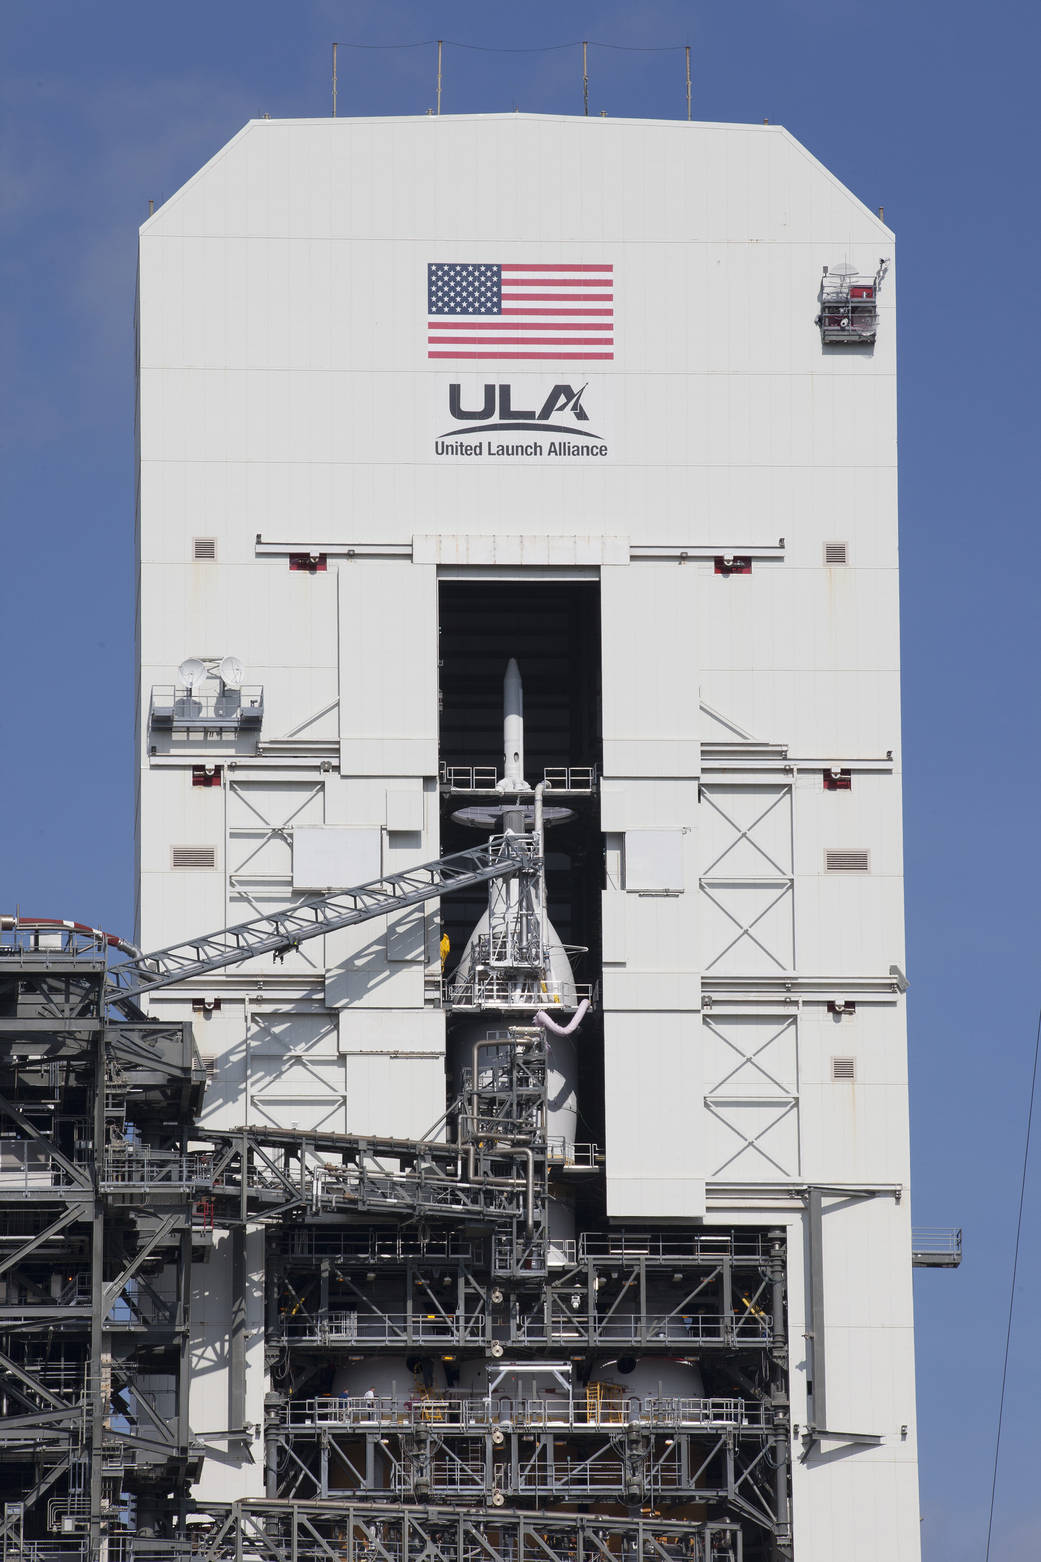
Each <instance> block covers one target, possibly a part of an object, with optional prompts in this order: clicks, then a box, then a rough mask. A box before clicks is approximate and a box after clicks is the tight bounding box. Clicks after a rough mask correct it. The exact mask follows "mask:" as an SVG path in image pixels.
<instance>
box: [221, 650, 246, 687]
mask: <svg viewBox="0 0 1041 1562" xmlns="http://www.w3.org/2000/svg"><path fill="white" fill-rule="evenodd" d="M217 672H218V673H219V674H220V680H221V683H223V684H224V686H225V688H228V689H241V687H242V685H243V684H244V683H245V681H246V669H245V668H244V667H243V665H242V663H241V662H240V661H239V659H238V657H237V656H226V657H225V658H224V660H223V661H222V662H221V664H220V666H219V667H218V669H217Z"/></svg>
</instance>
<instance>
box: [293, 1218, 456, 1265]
mask: <svg viewBox="0 0 1041 1562" xmlns="http://www.w3.org/2000/svg"><path fill="white" fill-rule="evenodd" d="M283 1251H284V1252H285V1254H286V1256H287V1257H289V1258H315V1259H320V1258H338V1259H340V1260H341V1261H342V1262H344V1263H358V1264H368V1263H371V1264H386V1263H406V1262H407V1261H408V1260H409V1259H421V1260H425V1261H427V1262H432V1263H446V1262H451V1261H453V1260H457V1259H461V1260H463V1261H464V1262H466V1261H471V1260H472V1259H473V1256H474V1244H473V1243H472V1242H469V1241H467V1240H466V1239H465V1238H462V1237H454V1236H451V1235H446V1236H430V1237H420V1236H416V1235H413V1234H409V1233H399V1232H395V1233H386V1232H376V1231H372V1232H368V1233H357V1234H356V1233H354V1232H350V1231H329V1230H326V1229H324V1228H322V1227H321V1226H291V1227H289V1229H288V1231H287V1233H286V1242H285V1247H284V1250H283Z"/></svg>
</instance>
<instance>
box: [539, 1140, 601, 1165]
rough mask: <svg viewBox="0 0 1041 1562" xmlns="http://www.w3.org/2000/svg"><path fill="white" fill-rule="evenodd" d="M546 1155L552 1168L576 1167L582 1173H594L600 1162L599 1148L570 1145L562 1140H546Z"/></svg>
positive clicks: (587, 1145) (592, 1145) (588, 1145)
mask: <svg viewBox="0 0 1041 1562" xmlns="http://www.w3.org/2000/svg"><path fill="white" fill-rule="evenodd" d="M546 1155H547V1158H548V1160H549V1162H550V1164H551V1165H553V1166H576V1167H581V1168H582V1170H583V1171H595V1169H596V1167H597V1165H598V1163H599V1160H600V1146H599V1145H598V1144H578V1143H572V1142H571V1141H570V1140H568V1139H564V1138H549V1139H547V1140H546Z"/></svg>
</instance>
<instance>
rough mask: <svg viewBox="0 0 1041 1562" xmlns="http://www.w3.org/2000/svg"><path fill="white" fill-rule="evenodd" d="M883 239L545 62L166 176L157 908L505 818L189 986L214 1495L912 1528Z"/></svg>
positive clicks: (205, 904)
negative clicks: (436, 875)
mask: <svg viewBox="0 0 1041 1562" xmlns="http://www.w3.org/2000/svg"><path fill="white" fill-rule="evenodd" d="M892 254H893V240H892V235H891V233H890V232H889V231H888V229H887V228H886V227H885V226H884V224H883V222H882V221H881V220H880V218H879V217H876V216H875V215H874V214H873V213H872V212H870V211H869V210H867V209H866V208H865V207H864V206H862V205H861V204H860V202H859V201H858V200H856V199H855V197H854V196H852V195H851V194H850V192H849V191H848V190H846V189H844V188H843V186H842V185H841V184H840V183H839V182H838V181H837V180H836V179H835V178H834V177H833V176H832V175H831V174H829V173H828V172H827V170H826V169H825V168H823V167H822V166H821V164H820V163H818V162H817V161H816V160H815V159H814V158H813V157H812V156H811V155H810V154H809V153H808V152H807V151H806V150H805V149H804V148H803V147H802V146H800V145H799V144H798V143H797V142H795V141H794V140H793V138H792V137H791V136H790V135H789V134H788V133H787V132H786V131H785V130H783V129H781V128H779V127H775V126H763V127H760V126H754V127H752V126H736V125H706V124H688V123H668V122H663V121H618V120H613V121H612V120H601V119H596V120H582V119H570V118H557V117H543V116H535V115H523V114H510V115H492V116H472V117H463V116H460V117H441V118H436V119H432V118H425V117H424V118H414V119H408V118H406V119H375V120H300V121H289V122H277V121H267V120H264V121H257V122H253V123H251V124H249V125H248V126H247V127H246V128H245V129H244V130H243V131H242V132H241V134H240V135H238V136H237V137H236V138H235V139H234V140H233V141H232V142H231V143H230V144H229V145H228V146H227V147H225V148H224V149H223V151H221V152H220V153H219V155H218V156H217V157H215V158H214V159H213V161H212V162H211V163H209V164H208V165H207V166H206V167H205V168H204V169H203V170H202V171H201V172H200V173H199V174H197V175H196V176H195V178H194V179H192V180H191V181H190V182H189V183H188V184H187V185H186V186H185V187H184V188H183V189H182V190H181V191H180V192H179V193H178V194H177V195H175V196H174V197H173V198H172V199H170V200H169V201H168V202H167V203H166V204H165V205H164V206H163V207H162V208H161V209H160V210H159V211H158V212H157V213H156V214H155V215H154V216H153V217H151V218H150V219H149V221H148V222H147V223H146V224H145V226H144V227H143V229H142V232H141V254H140V284H139V373H140V382H139V383H140V396H139V449H140V466H139V476H140V495H139V557H140V605H139V649H140V679H141V687H140V747H139V753H140V792H139V796H140V809H139V830H138V844H139V854H140V929H139V935H138V941H139V942H140V944H141V945H142V947H144V948H146V949H154V948H162V947H164V946H167V945H172V944H175V943H178V942H179V941H181V940H184V939H187V938H189V937H191V936H192V935H194V934H196V933H197V932H198V931H199V930H200V929H206V928H221V927H225V926H228V925H230V924H235V923H241V922H246V921H248V920H250V919H252V918H255V917H257V916H261V915H263V914H265V913H267V912H269V911H272V910H274V909H276V908H279V907H283V906H286V905H289V904H292V903H293V902H294V901H296V900H303V899H305V898H314V897H316V896H322V895H325V894H327V893H336V892H339V891H342V890H344V889H346V888H350V887H353V886H357V885H363V884H369V883H372V882H374V881H378V880H380V879H381V878H385V877H386V876H387V875H395V874H398V873H400V872H403V871H405V870H408V869H411V868H412V867H413V866H414V865H416V864H420V863H423V864H435V865H436V864H438V863H439V862H440V861H441V860H442V859H444V858H445V857H448V856H453V855H454V854H456V853H458V852H462V851H464V850H466V849H467V848H469V847H473V846H481V845H483V844H484V843H488V853H489V856H488V860H489V861H492V862H494V861H498V860H501V854H502V853H506V855H507V857H508V858H509V861H510V862H511V863H513V864H514V867H513V868H511V871H509V872H508V873H501V874H498V875H497V876H493V877H490V878H488V879H486V880H481V881H479V882H477V881H475V882H469V884H468V887H465V888H462V889H459V890H458V891H457V892H455V893H444V894H442V895H441V896H440V898H439V899H438V898H430V897H428V898H426V899H425V900H417V901H415V902H414V903H410V904H408V905H405V906H404V907H403V908H401V909H396V908H395V909H393V910H392V911H391V912H390V914H387V907H386V904H383V905H382V906H381V905H380V904H376V903H375V902H374V903H373V904H374V911H373V914H372V915H370V916H368V918H367V919H366V920H364V921H357V922H355V923H354V924H353V925H351V926H348V927H341V928H339V929H338V930H335V931H331V932H328V933H326V934H325V935H324V936H323V937H316V938H312V939H308V940H300V941H297V940H295V939H286V941H285V942H284V944H283V946H282V947H280V948H279V949H277V950H276V951H275V954H274V957H272V954H271V953H270V952H266V953H264V954H263V955H261V956H257V957H255V958H251V959H249V960H246V961H243V962H240V963H239V964H237V965H234V966H228V967H227V968H225V969H222V970H219V971H218V970H212V971H208V970H205V969H201V970H198V971H196V973H195V974H190V975H188V976H186V977H185V979H184V980H182V981H180V982H177V983H174V984H172V985H168V986H166V987H165V988H163V989H162V990H161V991H159V992H158V993H156V995H155V996H154V997H153V998H152V1000H151V1004H150V1014H151V1016H152V1017H153V1019H161V1020H163V1021H164V1022H167V1023H169V1024H173V1023H174V1022H178V1021H194V1025H195V1037H196V1042H197V1045H198V1048H199V1050H200V1053H201V1055H202V1059H203V1062H204V1064H205V1067H206V1070H207V1075H208V1080H207V1085H206V1093H205V1102H204V1105H203V1107H202V1110H201V1114H200V1115H199V1117H198V1118H197V1119H196V1126H197V1130H198V1131H199V1132H200V1133H208V1134H210V1135H211V1136H216V1137H217V1139H219V1136H220V1135H221V1134H225V1135H227V1136H228V1138H227V1145H228V1146H230V1147H231V1148H229V1149H228V1150H227V1157H231V1156H232V1155H233V1154H239V1155H241V1165H242V1168H243V1172H242V1189H243V1191H242V1195H241V1200H240V1203H239V1204H238V1206H236V1207H235V1208H231V1206H230V1204H229V1203H228V1200H227V1199H225V1200H224V1201H223V1202H222V1200H221V1198H220V1197H217V1196H216V1195H215V1197H214V1199H213V1201H212V1203H211V1204H210V1207H209V1211H208V1213H207V1210H206V1209H205V1207H203V1209H202V1213H201V1214H200V1212H199V1205H198V1203H197V1204H196V1206H195V1217H194V1218H195V1222H196V1225H198V1224H199V1222H200V1220H201V1221H203V1222H204V1223H205V1221H206V1220H207V1219H208V1220H209V1221H210V1224H211V1226H212V1229H211V1230H210V1232H209V1235H208V1237H207V1240H206V1241H205V1242H204V1243H201V1242H200V1241H198V1240H197V1241H196V1242H195V1245H194V1248H193V1250H192V1251H193V1253H194V1263H193V1265H192V1276H193V1278H192V1281H191V1286H190V1295H189V1296H188V1298H187V1299H186V1300H185V1301H184V1302H183V1312H182V1317H183V1331H182V1332H183V1334H184V1337H185V1338H186V1339H187V1341H188V1343H187V1345H186V1346H185V1359H186V1361H187V1366H182V1367H181V1368H180V1369H179V1371H180V1376H179V1377H177V1378H176V1381H174V1380H173V1378H171V1380H170V1382H169V1383H168V1385H167V1388H166V1389H164V1390H163V1392H164V1393H167V1392H168V1394H169V1396H170V1398H169V1404H168V1405H167V1406H166V1409H167V1411H168V1412H169V1413H170V1414H171V1415H172V1414H173V1410H174V1408H175V1401H176V1403H177V1404H178V1405H180V1406H181V1408H180V1410H178V1412H177V1413H178V1414H179V1415H182V1417H183V1425H184V1426H185V1427H187V1428H188V1429H189V1430H188V1431H187V1432H185V1433H184V1434H183V1435H184V1436H186V1437H189V1439H190V1442H189V1447H188V1449H187V1450H186V1453H185V1458H184V1460H183V1461H182V1464H181V1465H180V1466H179V1467H178V1468H179V1471H180V1474H179V1476H178V1479H179V1480H180V1481H181V1483H182V1486H181V1490H182V1497H183V1494H184V1492H187V1491H188V1489H189V1486H190V1492H191V1500H190V1502H189V1501H188V1500H187V1498H184V1499H183V1502H182V1508H183V1511H182V1513H181V1517H180V1519H179V1521H178V1522H179V1523H180V1524H181V1530H180V1532H179V1533H186V1531H185V1529H184V1526H185V1525H186V1524H188V1523H189V1521H190V1518H191V1514H190V1509H191V1504H192V1503H194V1504H195V1505H196V1507H197V1511H198V1514H199V1515H202V1514H203V1513H205V1512H210V1513H212V1512H214V1511H217V1510H218V1509H220V1505H221V1504H222V1503H224V1504H231V1505H232V1506H231V1507H228V1508H227V1512H228V1514H230V1515H231V1517H229V1518H228V1519H227V1524H228V1525H229V1526H231V1528H229V1529H228V1530H227V1533H229V1534H230V1533H231V1532H232V1529H235V1532H236V1534H237V1535H238V1540H239V1543H240V1544H242V1545H244V1546H245V1550H243V1551H241V1552H240V1553H238V1554H239V1555H246V1556H250V1557H252V1556H254V1555H256V1556H257V1557H261V1556H263V1557H268V1556H275V1555H283V1554H284V1555H285V1556H286V1557H289V1556H290V1555H292V1556H294V1557H295V1556H297V1555H299V1556H301V1557H303V1556H305V1555H306V1556H308V1557H310V1556H311V1555H314V1556H316V1557H317V1556H319V1555H321V1556H326V1555H339V1554H340V1552H339V1551H337V1550H336V1549H335V1548H336V1547H337V1546H339V1547H341V1548H342V1549H343V1553H344V1554H345V1555H347V1554H350V1555H351V1556H352V1557H354V1556H357V1557H358V1558H361V1557H362V1556H363V1555H364V1556H370V1555H371V1556H373V1557H374V1556H377V1555H379V1556H395V1557H397V1556H400V1557H401V1562H407V1559H408V1558H410V1557H413V1556H415V1557H417V1558H418V1557H423V1558H426V1557H431V1558H433V1557H445V1558H449V1557H450V1558H453V1559H454V1558H456V1557H462V1556H463V1555H466V1556H469V1555H473V1556H474V1557H477V1556H478V1555H480V1556H482V1557H494V1558H502V1559H503V1562H505V1559H507V1558H511V1559H513V1558H518V1559H519V1558H521V1557H523V1558H525V1559H527V1558H528V1557H529V1556H530V1557H532V1558H533V1557H534V1556H535V1555H536V1553H538V1555H540V1556H544V1557H545V1556H549V1557H554V1556H560V1557H562V1558H563V1557H568V1558H574V1557H576V1556H583V1557H593V1556H595V1557H597V1558H601V1559H603V1558H607V1557H609V1556H610V1557H623V1556H637V1555H638V1556H640V1557H647V1558H650V1557H652V1556H653V1557H676V1558H679V1557H683V1558H688V1557H689V1558H696V1559H702V1562H721V1559H727V1562H738V1559H742V1558H743V1559H744V1562H766V1559H779V1558H794V1559H796V1562H834V1559H835V1558H837V1557H842V1558H843V1559H844V1562H868V1559H870V1562H875V1559H877V1558H878V1557H879V1556H883V1555H884V1556H886V1557H888V1558H893V1559H896V1558H899V1559H901V1562H911V1559H913V1558H915V1557H917V1556H918V1524H919V1521H918V1512H917V1485H916V1448H915V1403H914V1373H913V1355H912V1347H913V1335H912V1316H911V1255H912V1244H911V1232H910V1207H909V1197H908V1129H907V1081H906V1043H905V1029H904V998H903V992H904V988H905V986H906V983H905V982H904V979H903V975H902V966H903V958H904V957H903V930H902V915H903V913H902V894H901V868H902V847H901V836H900V780H899V759H900V712H899V649H898V633H897V536H896V394H895V384H896V382H895V351H896V340H895V326H894V287H893V280H894V279H893V273H892V271H891V269H890V266H891V260H892ZM497 853H498V854H500V857H497V856H496V854H497ZM511 854H512V855H511ZM517 864H519V866H517ZM235 1134H239V1135H240V1136H241V1137H240V1139H238V1140H236V1139H235V1138H234V1135H235ZM247 1135H249V1136H252V1137H250V1138H249V1140H248V1143H247ZM209 1142H211V1143H212V1142H216V1140H215V1139H211V1141H209ZM236 1145H238V1150H237V1151H236V1150H235V1146H236ZM265 1158H266V1161H265ZM218 1159H219V1157H218ZM262 1161H265V1163H266V1164H269V1165H270V1166H272V1167H275V1168H276V1170H278V1172H279V1175H284V1178H285V1179H286V1183H287V1187H288V1186H289V1184H292V1187H293V1188H296V1189H298V1190H299V1197H295V1198H290V1197H289V1194H288V1193H286V1194H285V1196H284V1197H283V1198H282V1200H281V1203H279V1204H277V1207H276V1205H274V1204H271V1203H270V1201H269V1203H268V1204H267V1205H265V1203H264V1200H263V1198H262V1197H261V1196H260V1195H259V1194H255V1192H254V1189H253V1184H252V1183H250V1181H249V1177H248V1176H247V1172H246V1167H247V1162H248V1163H249V1165H250V1166H251V1167H254V1168H256V1167H259V1166H260V1165H261V1163H262ZM229 1163H230V1162H229V1161H228V1160H227V1159H226V1160H225V1161H222V1162H221V1165H225V1164H229ZM236 1164H238V1163H236ZM252 1175H253V1173H252V1172H251V1173H250V1176H252ZM265 1175H267V1174H265ZM271 1176H272V1177H273V1176H274V1173H273V1172H272V1173H271ZM293 1178H296V1181H295V1182H294V1181H293ZM261 1181H263V1179H262V1178H261ZM247 1184H248V1186H247ZM290 1191H291V1190H290ZM203 1205H205V1201H203ZM174 1261H175V1260H174V1258H171V1259H170V1260H169V1262H170V1264H171V1266H172V1265H173V1264H174ZM179 1261H180V1262H181V1264H182V1271H183V1263H184V1262H185V1259H184V1253H183V1252H182V1253H181V1257H180V1260H179ZM157 1370H158V1369H157ZM147 1389H148V1384H147V1383H143V1386H142V1389H141V1392H142V1394H144V1393H146V1391H147ZM178 1396H180V1397H179V1398H178ZM185 1396H187V1401H186V1404H182V1401H183V1400H184V1398H185ZM164 1404H166V1401H164V1400H163V1399H162V1397H161V1395H158V1391H157V1397H156V1398H155V1399H154V1405H155V1406H156V1408H157V1413H158V1414H159V1415H160V1416H162V1415H164V1414H165V1413H166V1412H164ZM178 1424H179V1425H181V1424H182V1423H181V1422H179V1423H178ZM179 1435H180V1434H179ZM164 1500H165V1499H164ZM149 1502H151V1507H149ZM236 1502H237V1504H238V1506H237V1507H235V1506H234V1505H235V1504H236ZM139 1503H140V1513H139V1518H138V1522H139V1524H140V1523H144V1522H145V1519H146V1518H147V1521H148V1524H149V1526H150V1527H151V1528H153V1529H154V1532H155V1533H156V1535H161V1534H162V1533H164V1530H163V1526H164V1523H166V1524H169V1523H170V1522H171V1521H170V1519H169V1515H168V1514H164V1511H163V1501H161V1500H159V1498H158V1496H157V1495H156V1493H152V1496H151V1497H149V1494H148V1493H147V1492H142V1494H141V1496H140V1497H139ZM221 1511H224V1510H221ZM185 1515H187V1517H186V1516H185ZM214 1522H216V1521H214ZM301 1525H303V1526H304V1528H303V1529H301V1527H300V1526H301ZM236 1526H237V1528H236ZM305 1531H306V1535H308V1536H309V1535H312V1534H313V1535H314V1536H316V1537H318V1538H317V1539H316V1540H315V1541H314V1542H313V1543H312V1541H311V1540H307V1545H312V1544H313V1549H312V1550H307V1549H306V1548H305V1549H300V1548H301V1547H302V1546H303V1545H304V1542H303V1540H301V1536H302V1535H304V1534H305ZM259 1535H263V1536H264V1537H265V1539H264V1541H263V1544H261V1542H260V1541H258V1540H256V1538H255V1537H256V1536H259ZM251 1536H253V1537H254V1539H253V1540H251V1539H250V1537H251ZM251 1544H252V1545H254V1548H255V1549H254V1550H250V1549H249V1546H250V1545H251ZM292 1545H296V1546H297V1548H298V1549H297V1551H295V1552H294V1551H292V1549H291V1547H292ZM264 1546H268V1547H269V1549H268V1550H265V1549H263V1547H264ZM321 1546H325V1547H328V1548H330V1549H328V1550H321V1549H320V1548H321ZM365 1547H368V1548H369V1549H368V1550H367V1551H366V1550H365ZM280 1548H281V1549H280ZM381 1548H382V1549H381ZM224 1554H225V1553H224V1552H223V1551H220V1550H219V1549H218V1550H214V1551H213V1552H212V1555H214V1556H217V1555H224ZM228 1554H229V1555H230V1554H233V1553H228Z"/></svg>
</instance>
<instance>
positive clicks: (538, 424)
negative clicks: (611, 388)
mask: <svg viewBox="0 0 1041 1562" xmlns="http://www.w3.org/2000/svg"><path fill="white" fill-rule="evenodd" d="M586 388H587V387H586V386H585V385H583V386H581V387H580V388H579V389H578V390H575V389H574V387H573V386H571V385H554V386H553V388H552V389H551V390H550V392H549V395H548V396H547V397H546V399H545V400H544V401H543V403H542V405H541V407H539V408H538V409H537V410H536V409H535V408H534V407H515V406H514V405H513V387H512V386H511V385H486V386H485V387H484V395H483V400H482V402H481V405H480V406H479V407H464V406H463V394H462V386H461V385H449V387H448V411H449V414H450V415H451V417H453V418H454V419H455V420H456V423H457V425H458V424H459V423H466V424H468V425H469V427H468V428H467V429H466V432H467V433H468V434H471V433H472V434H477V433H485V432H488V433H491V432H492V431H494V430H497V429H533V430H534V431H535V432H536V433H539V434H543V433H545V434H571V435H575V434H578V435H581V437H582V438H583V439H600V438H601V436H600V435H599V434H594V433H592V432H591V430H589V429H587V428H582V427H581V426H580V425H581V424H583V423H588V422H589V414H588V413H587V412H586V409H585V408H584V407H583V405H582V397H583V396H584V395H585V392H586ZM564 414H570V416H571V418H572V419H573V420H574V422H571V423H556V422H554V419H555V418H557V417H561V416H563V415H564ZM576 425H577V426H576ZM462 432H463V430H462V429H460V428H458V427H456V428H454V429H452V430H450V432H449V434H447V435H446V434H442V435H441V436H440V438H442V439H446V438H449V437H450V436H451V434H460V433H462Z"/></svg>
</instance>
